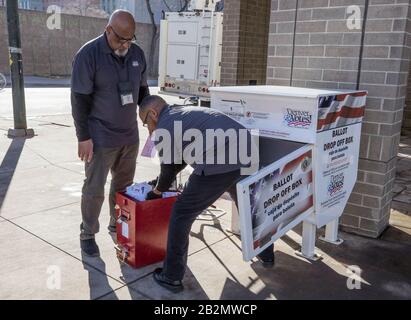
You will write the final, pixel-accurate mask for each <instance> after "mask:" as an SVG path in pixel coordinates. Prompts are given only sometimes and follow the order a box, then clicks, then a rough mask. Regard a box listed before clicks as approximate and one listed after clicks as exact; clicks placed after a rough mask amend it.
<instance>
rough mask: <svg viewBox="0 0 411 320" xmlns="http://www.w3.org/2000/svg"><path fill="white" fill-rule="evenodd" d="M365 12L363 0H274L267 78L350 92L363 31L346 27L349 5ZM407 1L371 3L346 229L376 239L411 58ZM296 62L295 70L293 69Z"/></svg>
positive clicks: (383, 219)
mask: <svg viewBox="0 0 411 320" xmlns="http://www.w3.org/2000/svg"><path fill="white" fill-rule="evenodd" d="M349 5H357V6H358V7H359V8H360V10H361V11H360V12H361V15H363V14H364V7H365V1H364V0H311V1H299V8H298V15H297V23H296V36H295V54H294V57H293V56H292V52H293V46H292V43H293V37H294V33H293V31H294V22H295V8H296V0H273V1H272V3H271V10H272V11H271V20H270V36H269V48H268V68H267V83H268V84H273V85H290V82H291V84H292V85H293V86H301V87H312V88H334V89H336V88H337V89H338V88H339V89H355V88H356V84H357V76H358V62H359V56H360V48H361V35H362V30H361V28H360V29H353V30H351V29H350V28H348V26H347V17H349V16H350V14H347V6H349ZM410 12H411V11H410V10H409V1H408V0H370V3H369V10H368V21H367V23H366V29H365V39H364V47H363V48H364V52H363V60H362V68H361V77H360V89H364V90H368V92H369V98H368V102H367V107H366V113H365V118H364V125H363V131H362V137H361V152H360V164H359V172H358V182H357V184H356V186H355V188H354V192H353V194H352V196H351V198H350V200H349V204H348V205H347V207H346V210H345V213H344V215H343V218H342V219H341V225H342V227H343V229H345V230H348V231H351V232H354V233H359V234H362V235H366V236H371V237H377V236H378V235H379V234H381V232H382V231H383V230H384V229H385V228H386V226H387V225H388V220H389V213H390V203H391V190H392V188H393V183H394V176H395V157H396V154H397V150H398V144H399V138H400V131H401V122H402V115H403V109H404V104H405V96H406V86H407V79H408V70H409V57H410V48H409V46H410V41H411V38H410V27H411V23H410V19H409V18H410V16H409V14H410ZM292 62H293V68H292Z"/></svg>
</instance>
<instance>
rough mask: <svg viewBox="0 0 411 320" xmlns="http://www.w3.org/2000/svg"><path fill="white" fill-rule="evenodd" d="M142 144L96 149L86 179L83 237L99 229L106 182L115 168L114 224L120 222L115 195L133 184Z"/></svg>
mask: <svg viewBox="0 0 411 320" xmlns="http://www.w3.org/2000/svg"><path fill="white" fill-rule="evenodd" d="M137 153H138V144H136V145H131V146H124V147H118V148H95V150H94V154H93V158H92V160H91V162H90V163H86V165H85V172H86V179H85V180H84V185H83V189H82V198H81V215H82V219H83V221H82V223H81V225H80V230H81V232H80V239H81V240H87V239H93V238H94V236H95V234H96V233H98V232H99V229H100V225H99V222H98V218H99V216H100V211H101V206H102V205H103V201H104V185H105V184H106V181H107V176H108V173H109V171H111V176H112V180H111V187H110V197H109V204H110V225H111V226H115V225H116V218H115V209H114V206H115V194H116V192H122V191H124V190H125V189H126V187H128V186H129V185H131V184H132V183H133V179H134V173H135V170H136V161H137Z"/></svg>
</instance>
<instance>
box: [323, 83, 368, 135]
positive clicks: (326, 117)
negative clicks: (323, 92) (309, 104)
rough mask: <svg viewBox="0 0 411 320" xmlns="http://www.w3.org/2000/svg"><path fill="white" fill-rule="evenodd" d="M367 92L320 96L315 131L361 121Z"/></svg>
mask: <svg viewBox="0 0 411 320" xmlns="http://www.w3.org/2000/svg"><path fill="white" fill-rule="evenodd" d="M366 97H367V92H365V91H364V92H358V93H352V94H341V95H336V96H328V97H320V100H319V109H318V123H317V132H320V131H325V130H329V129H333V128H338V127H342V126H346V125H350V124H353V123H358V122H361V120H362V118H363V116H364V111H365V101H366Z"/></svg>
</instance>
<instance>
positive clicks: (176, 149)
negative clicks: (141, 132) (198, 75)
mask: <svg viewBox="0 0 411 320" xmlns="http://www.w3.org/2000/svg"><path fill="white" fill-rule="evenodd" d="M163 130H164V131H163ZM216 130H219V132H218V131H216ZM228 130H231V132H232V133H234V136H233V140H232V141H231V143H230V139H229V138H228V135H227V136H224V137H223V135H224V134H226V133H228ZM241 130H243V133H244V135H242V134H240V131H241ZM165 132H168V133H169V137H170V140H169V141H167V139H163V138H160V136H161V135H162V134H163V133H165ZM211 133H215V134H216V136H219V137H220V139H218V138H215V139H210V137H211V135H210V134H211ZM192 134H193V135H192ZM154 138H155V145H156V148H157V150H158V151H159V155H160V158H161V161H162V163H163V164H172V163H174V164H181V163H183V162H185V163H187V164H189V165H191V166H192V167H193V168H194V172H193V173H194V174H197V175H215V174H221V173H226V172H231V171H235V170H238V169H240V168H243V167H248V166H249V165H250V164H249V163H241V159H240V155H239V153H240V152H241V150H242V149H243V151H244V152H247V155H249V154H250V150H251V136H250V133H249V132H248V131H247V130H246V129H245V128H244V126H243V125H242V124H240V123H239V122H237V121H235V120H234V119H232V118H230V117H229V116H227V115H225V114H223V113H222V112H220V111H218V110H214V109H210V108H203V107H191V106H167V107H165V108H164V109H163V110H162V111H161V112H160V115H159V118H158V122H157V127H156V130H155V133H154ZM242 138H243V139H242ZM244 138H245V139H244ZM195 139H196V140H197V143H193V142H194V140H195ZM207 140H208V141H207ZM234 140H235V143H234ZM240 144H242V146H241V147H240ZM194 146H196V147H198V148H200V149H201V150H200V149H198V150H196V152H199V151H200V153H199V154H198V155H197V156H198V158H195V159H197V160H200V161H196V160H195V159H194V161H191V160H192V159H191V158H187V156H190V155H193V154H192V153H191V152H187V150H193V147H194ZM187 148H188V149H187ZM230 148H231V149H230ZM222 152H224V155H221V153H222ZM230 153H231V155H232V156H234V158H233V160H235V161H230ZM219 155H220V156H222V159H223V163H221V162H220V161H218V156H219Z"/></svg>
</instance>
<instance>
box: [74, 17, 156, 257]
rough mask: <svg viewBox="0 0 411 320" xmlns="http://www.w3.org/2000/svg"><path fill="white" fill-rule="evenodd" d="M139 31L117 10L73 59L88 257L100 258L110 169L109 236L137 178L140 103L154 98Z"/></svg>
mask: <svg viewBox="0 0 411 320" xmlns="http://www.w3.org/2000/svg"><path fill="white" fill-rule="evenodd" d="M135 29H136V25H135V21H134V17H133V16H132V14H131V13H130V12H128V11H125V10H117V11H115V12H114V13H113V14H112V15H111V17H110V20H109V23H108V25H107V26H106V29H105V32H104V34H102V35H101V36H99V37H97V38H96V39H93V40H91V41H89V42H88V43H86V44H85V45H84V46H83V47H82V48H81V49H80V50H79V51H78V52H77V54H76V56H75V58H74V61H73V71H72V78H71V105H72V115H73V118H74V124H75V127H76V134H77V139H78V156H79V158H80V159H81V160H82V161H84V162H85V175H86V179H85V180H84V185H83V189H82V198H81V214H82V223H81V225H80V244H81V249H82V251H83V253H85V254H86V255H89V256H99V254H100V253H99V248H98V246H97V244H96V242H95V239H94V238H95V234H96V233H97V232H98V231H99V227H100V226H99V221H98V219H99V215H100V211H101V206H102V204H103V201H104V185H105V183H106V180H107V176H108V173H109V171H110V172H111V175H112V181H111V188H110V198H109V205H110V223H109V225H108V230H109V231H110V232H115V230H116V219H115V209H114V205H115V193H116V192H118V191H123V190H125V188H126V187H127V186H128V185H130V184H132V182H133V180H134V173H135V167H136V158H137V152H138V146H139V138H138V128H137V105H138V104H139V103H140V102H141V101H142V99H143V98H144V97H146V96H148V95H149V94H150V93H149V89H148V85H147V65H146V60H145V57H144V52H143V50H142V49H141V48H140V47H139V46H137V45H136V44H135V40H136V37H135V35H134V33H135Z"/></svg>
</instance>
